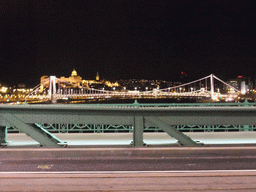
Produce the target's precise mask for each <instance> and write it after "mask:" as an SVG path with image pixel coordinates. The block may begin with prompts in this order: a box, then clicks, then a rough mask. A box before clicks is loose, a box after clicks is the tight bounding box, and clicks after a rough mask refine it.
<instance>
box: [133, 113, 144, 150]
mask: <svg viewBox="0 0 256 192" xmlns="http://www.w3.org/2000/svg"><path fill="white" fill-rule="evenodd" d="M144 127H145V123H144V117H143V116H134V123H133V146H134V147H142V146H143V144H144V143H143V129H144Z"/></svg>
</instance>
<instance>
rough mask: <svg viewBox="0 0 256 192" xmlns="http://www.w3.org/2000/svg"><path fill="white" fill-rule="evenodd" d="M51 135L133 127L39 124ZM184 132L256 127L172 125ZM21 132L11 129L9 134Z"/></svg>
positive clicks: (251, 128) (130, 129) (120, 130)
mask: <svg viewBox="0 0 256 192" xmlns="http://www.w3.org/2000/svg"><path fill="white" fill-rule="evenodd" d="M37 125H40V127H42V128H44V129H45V130H47V131H49V132H51V133H108V132H112V133H124V132H126V133H132V132H133V126H129V125H104V124H37ZM170 126H172V127H175V128H176V129H177V130H179V131H182V132H228V131H256V125H170ZM14 132H20V131H19V130H18V129H16V128H15V127H9V128H8V133H14ZM144 132H162V130H161V129H160V128H159V127H144Z"/></svg>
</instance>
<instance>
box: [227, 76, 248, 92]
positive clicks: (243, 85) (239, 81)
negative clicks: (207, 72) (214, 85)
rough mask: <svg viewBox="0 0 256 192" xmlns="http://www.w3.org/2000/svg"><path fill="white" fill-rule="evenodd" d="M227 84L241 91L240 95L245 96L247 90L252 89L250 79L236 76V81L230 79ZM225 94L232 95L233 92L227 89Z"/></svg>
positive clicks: (229, 88)
mask: <svg viewBox="0 0 256 192" xmlns="http://www.w3.org/2000/svg"><path fill="white" fill-rule="evenodd" d="M227 83H228V84H229V85H231V86H232V87H234V88H236V89H237V90H239V91H241V93H242V94H246V92H247V91H248V90H249V89H252V88H253V84H252V82H251V80H250V77H243V76H238V77H237V78H236V79H230V80H229V81H227ZM227 92H228V93H232V92H234V90H233V89H232V88H231V87H227Z"/></svg>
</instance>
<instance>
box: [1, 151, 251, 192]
mask: <svg viewBox="0 0 256 192" xmlns="http://www.w3.org/2000/svg"><path fill="white" fill-rule="evenodd" d="M255 180H256V147H216V148H214V147H202V148H87V149H84V148H74V149H68V148H67V149H45V148H42V149H40V148H38V149H35V148H31V149H0V191H69V192H70V191H256V182H255Z"/></svg>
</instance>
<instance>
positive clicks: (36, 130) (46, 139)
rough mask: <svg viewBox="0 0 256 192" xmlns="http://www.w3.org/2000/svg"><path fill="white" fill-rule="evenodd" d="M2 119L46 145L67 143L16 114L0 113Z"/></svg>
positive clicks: (52, 145)
mask: <svg viewBox="0 0 256 192" xmlns="http://www.w3.org/2000/svg"><path fill="white" fill-rule="evenodd" d="M0 116H1V118H2V119H4V120H5V121H7V122H9V124H10V125H12V126H15V127H16V128H18V129H19V130H20V131H21V132H23V133H25V134H26V135H27V136H29V137H31V138H32V139H34V140H36V141H38V142H39V143H40V144H41V145H42V146H45V147H61V146H62V145H64V144H65V143H64V142H62V141H61V140H59V139H58V138H56V137H55V136H54V135H53V134H51V133H49V132H48V131H46V130H45V129H43V128H40V127H38V126H35V125H29V124H27V123H25V122H24V121H22V120H21V119H19V118H18V117H16V116H15V115H14V114H11V113H5V114H1V115H0Z"/></svg>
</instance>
